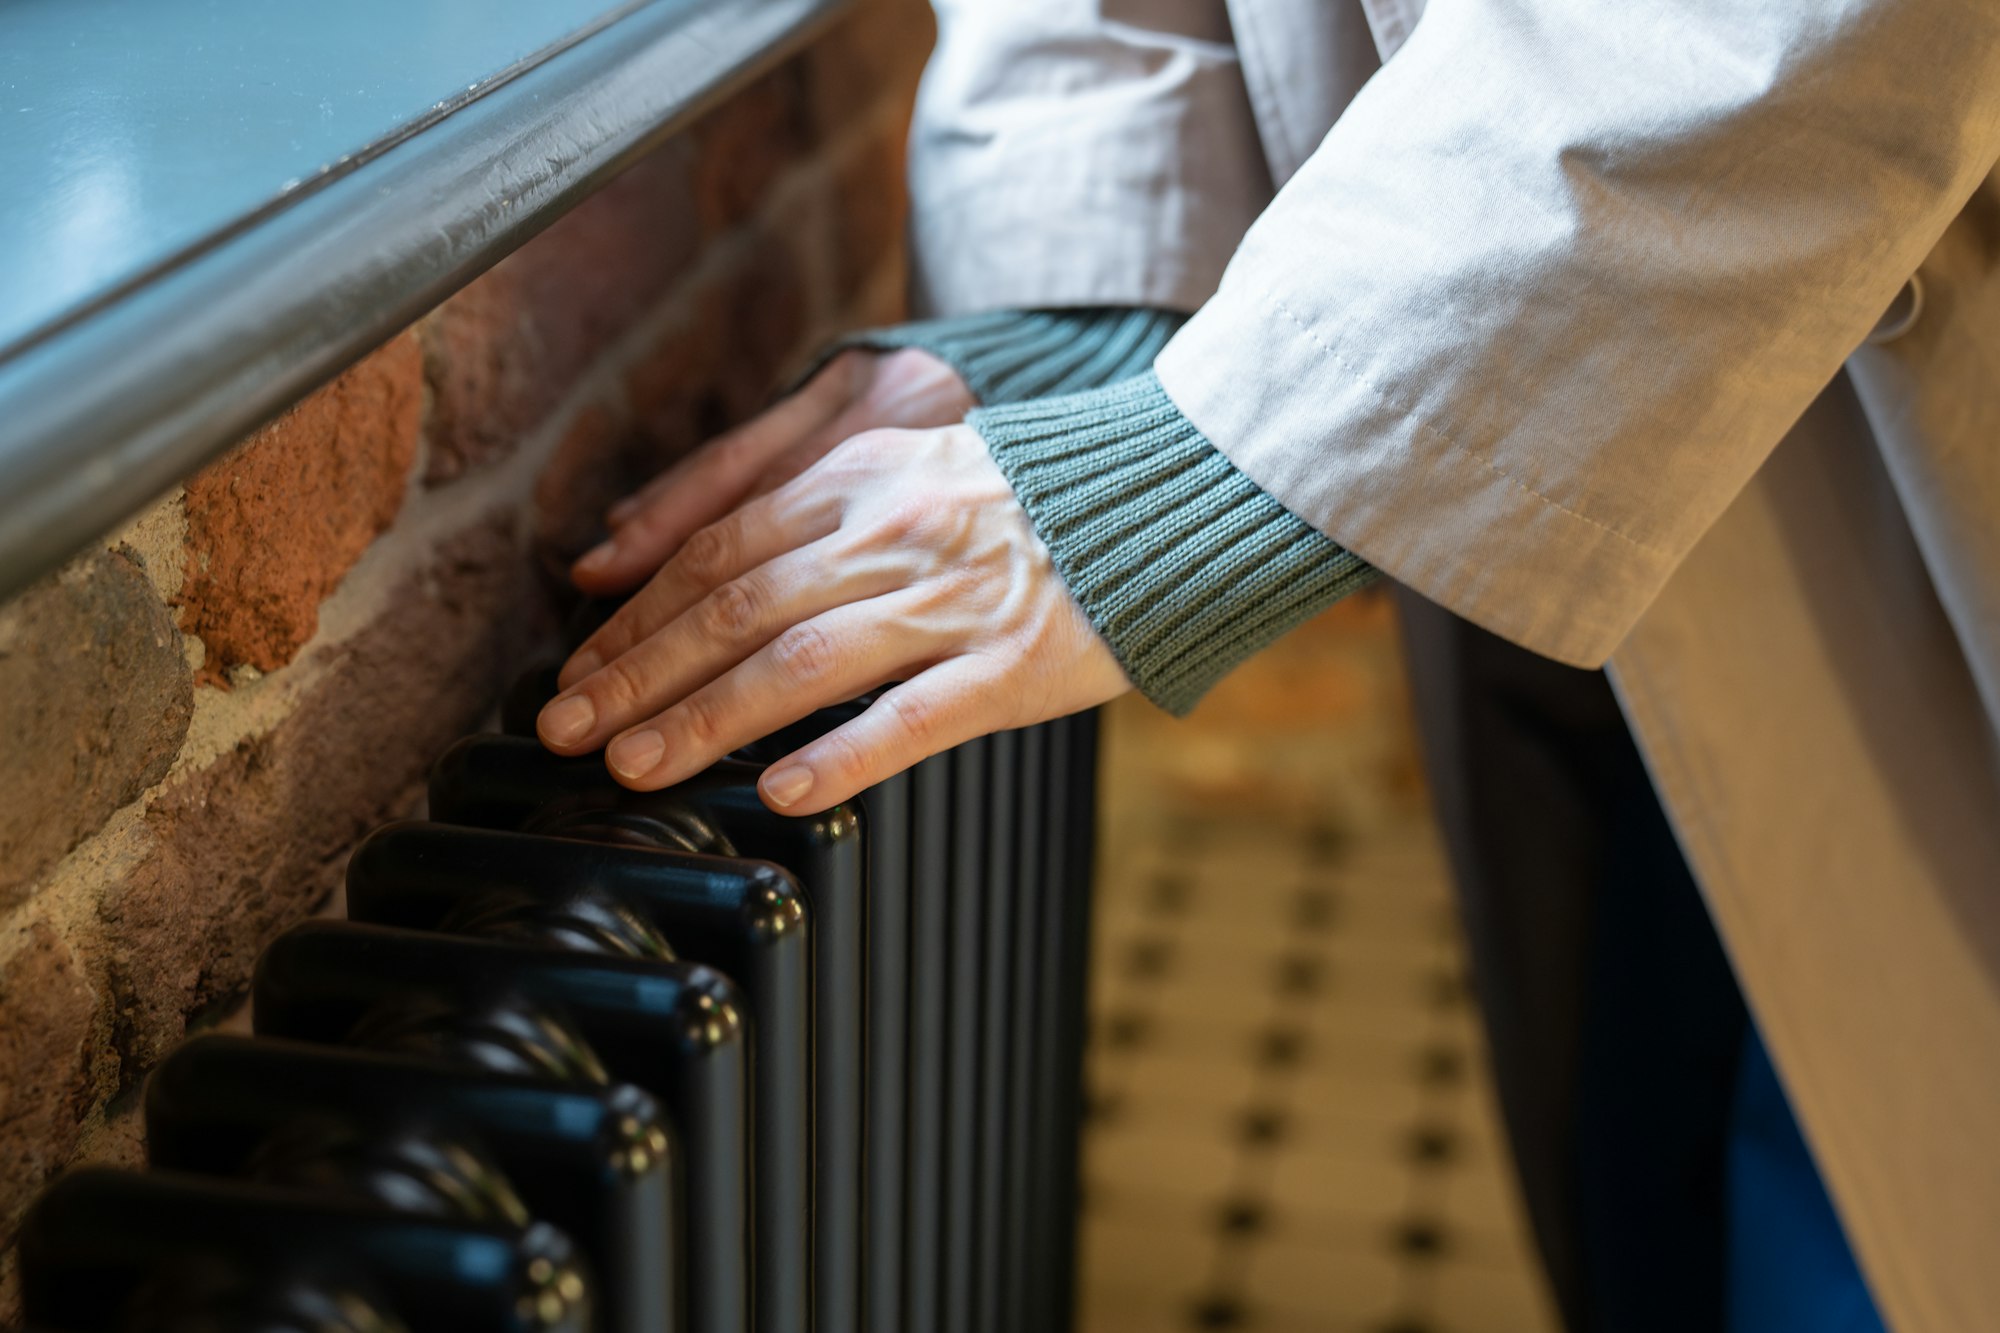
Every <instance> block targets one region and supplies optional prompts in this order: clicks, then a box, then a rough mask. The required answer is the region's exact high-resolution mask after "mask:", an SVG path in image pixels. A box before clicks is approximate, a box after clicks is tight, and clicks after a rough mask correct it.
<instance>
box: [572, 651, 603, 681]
mask: <svg viewBox="0 0 2000 1333" xmlns="http://www.w3.org/2000/svg"><path fill="white" fill-rule="evenodd" d="M603 665H604V659H603V658H601V657H599V656H598V655H597V650H596V649H595V648H579V649H577V650H576V652H574V653H573V654H571V655H570V659H569V661H567V662H565V663H564V664H563V669H562V674H563V677H564V681H565V683H567V682H568V681H572V680H582V679H583V678H584V677H585V676H588V675H589V674H590V673H591V672H593V671H595V670H597V668H599V667H601V666H603Z"/></svg>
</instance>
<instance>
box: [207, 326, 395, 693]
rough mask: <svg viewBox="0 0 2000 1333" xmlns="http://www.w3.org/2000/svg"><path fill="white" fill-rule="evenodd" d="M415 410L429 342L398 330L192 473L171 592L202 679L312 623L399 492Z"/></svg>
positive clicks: (284, 656)
mask: <svg viewBox="0 0 2000 1333" xmlns="http://www.w3.org/2000/svg"><path fill="white" fill-rule="evenodd" d="M422 417H423V356H422V353H421V352H420V351H419V350H418V347H417V341H416V339H415V337H414V336H412V335H411V334H408V333H404V334H401V335H399V336H397V337H396V338H395V339H393V340H392V341H390V342H389V343H388V344H387V345H385V346H384V347H382V348H381V349H380V350H378V351H376V352H375V353H374V354H373V355H371V356H369V357H368V358H367V359H366V360H364V361H362V362H361V363H360V364H358V365H356V366H355V367H353V368H352V369H351V370H349V371H348V372H347V373H346V374H344V375H342V376H341V377H340V378H339V379H336V380H335V381H333V383H331V384H329V385H327V386H326V387H325V388H323V389H321V390H320V391H319V392H318V393H315V394H314V395H312V397H310V398H308V399H306V400H305V401H304V402H303V403H300V404H299V405H298V406H297V407H295V408H293V409H292V410H291V411H290V412H288V413H286V414H285V415H284V416H282V417H280V418H279V419H278V420H277V421H275V422H273V423H272V424H271V425H269V426H266V427H265V428H264V429H263V430H261V431H259V432H257V434H255V435H253V436H251V437H250V439H249V440H248V441H247V442H246V443H244V444H243V445H242V446H241V447H240V448H238V449H237V450H236V452H234V453H232V454H231V455H229V456H228V457H227V458H225V459H223V460H222V461H221V462H220V463H217V464H215V465H214V466H212V467H209V468H207V469H205V470H204V471H202V472H201V473H199V474H198V475H197V476H196V477H195V478H194V479H193V480H192V481H190V482H188V484H187V520H188V534H187V547H188V563H187V575H186V581H185V583H184V584H183V585H182V588H181V592H180V597H179V602H180V604H181V606H182V607H183V608H184V610H183V613H182V616H181V625H182V627H183V628H184V629H187V630H189V631H191V632H192V633H195V634H199V635H200V636H201V638H202V642H203V643H205V644H206V645H207V647H208V658H207V662H206V664H205V665H204V667H203V675H204V678H205V679H207V680H211V681H214V680H220V679H221V673H222V672H223V671H224V670H225V669H226V668H228V667H231V666H235V665H238V664H241V663H247V664H249V665H250V666H254V667H256V668H258V669H259V670H260V671H271V670H275V669H276V668H278V667H281V666H283V665H284V664H285V663H287V662H289V661H291V660H292V658H293V657H295V656H296V655H297V654H298V651H299V649H300V648H301V647H302V646H304V644H305V642H306V641H307V640H308V639H310V638H311V637H312V636H313V632H314V631H315V630H317V629H318V628H319V604H320V602H321V601H323V600H324V599H325V598H326V596H327V594H328V593H330V592H332V591H333V589H334V587H335V586H336V585H337V584H338V583H339V582H340V580H341V577H342V576H343V575H345V574H346V573H347V571H348V570H349V569H350V568H351V567H352V566H353V564H354V562H355V561H356V560H358V559H359V558H360V557H361V553H362V552H363V551H364V550H366V549H367V548H368V544H369V543H370V542H372V541H374V540H375V538H376V537H377V536H378V535H379V534H380V533H381V532H382V531H383V529H385V528H387V527H388V526H389V524H390V523H391V522H392V521H393V520H394V519H395V517H396V511H397V510H398V509H399V508H400V507H401V506H402V502H403V488H404V484H405V479H406V478H407V477H408V475H409V472H410V467H411V464H412V462H413V461H414V460H415V458H416V452H417V439H418V431H419V429H420V427H421V425H422Z"/></svg>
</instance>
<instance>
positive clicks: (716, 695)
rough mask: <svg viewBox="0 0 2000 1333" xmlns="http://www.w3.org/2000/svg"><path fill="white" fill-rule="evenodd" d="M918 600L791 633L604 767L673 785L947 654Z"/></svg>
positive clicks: (641, 781)
mask: <svg viewBox="0 0 2000 1333" xmlns="http://www.w3.org/2000/svg"><path fill="white" fill-rule="evenodd" d="M919 596H920V594H918V593H914V592H911V591H908V590H905V591H903V592H899V593H892V594H889V595H887V596H884V597H878V598H873V599H871V600H869V601H865V602H851V603H848V604H847V605H844V606H840V607H836V608H835V609H833V610H830V611H827V612H825V613H824V614H822V615H819V616H816V617H814V618H812V619H810V620H806V621H804V622H802V623H800V624H796V625H793V626H792V627H791V628H790V629H787V630H785V631H784V632H783V633H781V634H779V635H778V636H777V637H776V638H775V639H773V640H771V642H770V643H768V644H766V645H765V646H764V647H763V648H762V649H760V650H758V651H757V652H755V653H753V654H752V655H751V656H750V657H749V658H748V659H746V660H745V661H744V662H743V663H742V664H741V665H739V666H737V667H736V668H735V669H734V670H731V671H729V672H727V673H725V674H724V675H722V676H720V677H719V678H717V679H715V680H713V681H711V682H709V683H708V684H706V685H704V686H702V687H701V688H700V689H698V690H696V691H694V692H693V693H692V694H689V695H688V696H687V697H686V698H684V699H682V700H680V701H679V702H677V703H675V704H674V705H673V706H672V707H670V708H668V709H666V710H665V711H663V712H661V713H660V714H659V715H658V716H656V717H653V718H650V719H648V720H647V721H645V722H642V723H640V724H639V725H638V726H635V727H633V728H631V729H630V730H629V731H626V732H625V733H624V734H622V735H620V736H618V737H616V738H615V739H613V740H612V742H611V744H610V745H609V746H608V747H606V749H605V754H604V758H605V764H606V766H607V767H609V768H610V770H611V774H612V776H613V777H615V778H616V779H617V780H618V781H619V782H622V783H624V784H625V785H626V786H628V787H634V788H637V789H639V790H641V791H653V790H656V789H657V788H660V787H665V786H670V785H671V784H673V783H676V782H680V781H682V780H684V779H686V778H688V777H691V776H693V775H694V774H696V773H698V772H700V771H701V770H702V769H704V768H707V767H708V766H709V765H710V764H713V763H714V762H715V761H716V760H718V759H720V758H722V757H723V756H724V755H726V754H728V753H729V752H730V751H732V750H736V749H738V748H740V747H742V746H744V745H748V744H749V743H750V742H751V741H754V740H758V739H761V738H762V737H764V736H767V735H769V734H770V733H772V732H774V731H777V730H779V729H780V728H782V727H785V726H787V725H789V724H791V723H793V722H796V721H798V720H799V719H800V718H802V717H805V716H806V715H807V714H809V713H811V712H813V711H814V710H816V709H819V708H825V707H827V706H828V705H830V704H836V703H841V702H843V701H845V700H848V699H852V698H853V697H854V696H856V695H858V694H861V693H863V692H865V691H867V690H869V689H872V688H874V687H875V686H877V685H880V684H881V683H882V682H883V681H885V680H890V679H893V678H895V677H896V676H899V675H902V674H905V673H906V672H907V671H908V670H909V669H910V668H911V666H912V665H913V664H915V663H918V662H922V661H925V660H929V659H930V658H932V657H934V656H935V655H936V654H937V652H938V651H939V650H940V647H941V645H940V642H939V639H938V637H937V636H936V635H935V634H933V633H931V632H928V631H926V630H924V629H922V628H921V627H918V626H917V625H916V624H914V623H913V622H915V621H916V619H917V618H916V617H914V616H912V615H910V614H908V611H909V610H910V607H909V606H907V605H905V604H906V603H912V602H914V601H915V600H916V599H917V598H918V597H919ZM878 707H879V705H878ZM871 711H873V710H871ZM829 804H831V802H829Z"/></svg>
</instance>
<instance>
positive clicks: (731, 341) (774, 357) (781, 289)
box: [700, 234, 807, 420]
mask: <svg viewBox="0 0 2000 1333" xmlns="http://www.w3.org/2000/svg"><path fill="white" fill-rule="evenodd" d="M700 307H701V327H702V329H703V330H705V331H707V332H708V335H709V337H710V338H712V339H713V340H715V341H716V342H717V343H718V344H719V345H720V347H721V348H722V349H723V350H722V352H721V354H720V355H719V356H717V357H716V360H715V363H714V365H713V367H712V369H711V370H710V373H709V387H710V388H711V389H712V391H713V392H715V393H717V394H718V395H719V396H720V397H721V400H722V403H723V406H724V408H725V410H726V411H727V413H728V414H729V416H730V417H731V418H732V419H735V420H741V419H743V418H745V417H748V416H751V415H752V414H754V413H756V412H758V411H761V410H762V409H763V408H765V407H767V406H768V405H769V404H770V401H771V395H772V393H773V391H774V390H775V389H777V388H778V387H780V386H779V384H778V380H779V377H780V376H782V375H784V374H786V373H787V372H789V371H792V370H796V369H797V367H796V366H794V365H792V364H791V362H792V360H793V358H794V357H796V356H797V355H798V351H799V341H800V339H801V338H803V337H804V336H805V331H806V323H807V311H806V290H805V277H804V274H803V272H802V269H801V266H800V264H799V260H798V256H797V255H796V253H795V252H794V251H793V249H792V245H791V242H790V241H789V239H788V238H784V237H780V236H775V235H768V234H767V235H761V236H758V237H756V238H755V239H754V240H753V241H752V243H751V244H750V245H749V246H748V247H747V248H745V249H744V250H743V251H742V252H741V253H740V254H739V256H738V258H737V261H736V262H735V263H734V264H733V265H732V266H731V267H730V269H729V270H728V271H727V272H726V273H724V274H723V275H722V276H721V277H720V278H719V279H717V280H716V282H714V283H713V284H712V285H711V286H710V287H709V288H708V289H707V290H705V291H704V292H703V293H702V299H701V301H700Z"/></svg>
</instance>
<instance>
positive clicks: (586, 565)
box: [570, 358, 854, 594]
mask: <svg viewBox="0 0 2000 1333" xmlns="http://www.w3.org/2000/svg"><path fill="white" fill-rule="evenodd" d="M853 378H854V376H853V363H852V362H851V361H844V360H843V358H835V360H834V361H832V362H830V363H828V365H827V366H826V367H825V368H824V369H823V370H821V371H820V373H819V374H817V375H815V376H813V378H812V379H811V380H809V381H808V382H807V383H806V385H805V387H804V388H802V389H800V390H799V391H798V392H797V393H795V394H792V395H791V396H790V397H788V398H786V399H785V400H784V401H782V402H780V403H779V404H778V405H777V406H775V407H773V408H771V409H770V410H769V411H767V412H764V413H762V414H760V415H759V416H757V417H756V418H754V419H753V420H751V421H749V422H747V423H745V424H744V425H743V426H741V427H739V428H737V429H736V430H734V431H731V432H729V433H728V434H726V435H723V436H721V437H719V438H718V439H715V440H713V441H711V442H709V443H708V444H706V445H704V446H703V447H702V448H700V449H698V450H696V451H695V452H694V453H693V454H690V455H689V456H688V457H686V458H684V459H682V460H681V461H680V462H678V463H676V464H674V465H673V466H672V467H670V468H668V469H667V470H666V471H664V472H662V473H661V474H660V475H659V476H657V477H655V478H653V480H652V481H650V482H648V483H647V484H646V486H645V487H644V488H642V489H641V490H639V491H638V492H636V493H635V494H633V495H630V496H627V497H626V498H625V499H623V500H621V501H619V502H618V503H617V504H616V505H614V506H613V507H612V509H611V513H610V515H609V520H610V523H611V525H612V533H611V536H610V538H609V539H608V540H606V541H605V542H604V543H603V544H601V545H599V546H598V547H596V548H595V549H593V550H591V551H590V552H588V553H586V554H585V555H584V556H583V557H582V558H581V559H580V560H578V561H577V562H576V564H575V565H574V566H572V567H571V570H570V577H571V578H572V579H573V580H574V581H575V583H576V585H577V586H578V587H579V588H581V589H583V591H585V592H588V593H594V594H611V593H619V592H623V591H625V590H626V589H628V588H631V587H633V586H634V585H635V584H637V583H639V582H640V581H641V580H643V579H645V578H647V577H649V576H650V575H651V574H652V573H653V572H654V571H655V570H657V569H658V568H659V567H660V564H661V562H663V561H664V560H666V559H667V557H669V556H671V555H672V554H673V553H674V552H675V551H677V550H679V549H680V547H681V545H682V543H684V542H686V541H687V540H688V538H689V537H690V536H691V535H692V534H694V533H695V532H696V531H698V530H700V529H701V528H703V527H705V526H707V525H708V524H710V523H713V522H714V521H715V520H716V519H717V518H719V517H721V516H722V515H723V514H726V513H728V512H729V511H730V510H731V509H733V508H735V507H736V506H737V505H738V504H739V503H741V502H742V500H743V499H744V497H745V496H747V495H749V494H750V492H751V488H752V487H753V486H755V485H756V483H757V481H758V479H759V478H760V477H761V476H763V475H764V473H765V471H766V469H767V468H768V466H769V465H770V462H771V460H772V459H774V458H776V457H777V456H779V455H780V454H783V453H785V452H786V451H787V450H789V449H791V448H793V447H794V446H795V445H797V444H798V442H799V441H800V440H802V439H804V438H806V437H807V436H808V435H811V434H813V433H814V432H815V431H816V430H817V429H818V428H819V427H821V426H823V425H824V424H825V423H826V422H827V421H829V420H831V419H832V418H833V417H834V416H835V415H836V414H838V413H839V412H840V411H841V409H842V408H844V407H845V406H846V404H847V402H848V400H849V398H850V397H851V396H852V393H851V382H852V380H853Z"/></svg>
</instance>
